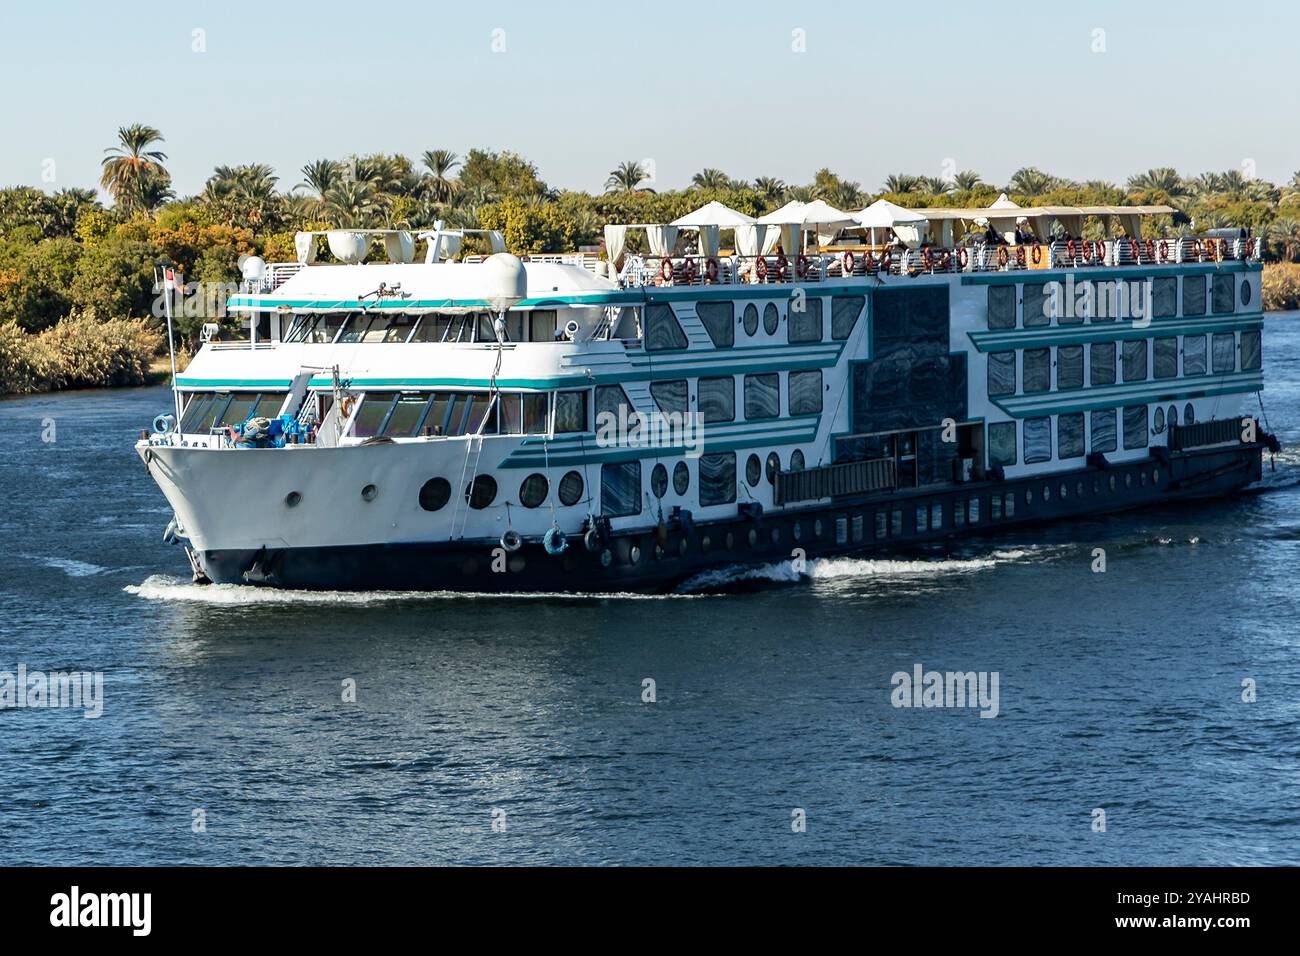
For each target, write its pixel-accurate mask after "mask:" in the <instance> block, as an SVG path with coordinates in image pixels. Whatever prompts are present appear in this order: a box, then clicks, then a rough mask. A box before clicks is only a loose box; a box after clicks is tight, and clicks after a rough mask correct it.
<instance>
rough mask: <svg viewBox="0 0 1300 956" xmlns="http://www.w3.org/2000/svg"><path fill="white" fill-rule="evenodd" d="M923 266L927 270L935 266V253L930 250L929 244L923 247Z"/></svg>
mask: <svg viewBox="0 0 1300 956" xmlns="http://www.w3.org/2000/svg"><path fill="white" fill-rule="evenodd" d="M921 268H922V269H924V270H926V271H927V272H929V271H930V270H931V269H933V268H934V253H933V252H931V251H930V247H929V246H923V247H922V248H921Z"/></svg>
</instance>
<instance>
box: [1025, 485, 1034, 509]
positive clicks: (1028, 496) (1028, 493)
mask: <svg viewBox="0 0 1300 956" xmlns="http://www.w3.org/2000/svg"><path fill="white" fill-rule="evenodd" d="M1033 503H1034V489H1033V488H1026V489H1025V504H1027V505H1032V504H1033Z"/></svg>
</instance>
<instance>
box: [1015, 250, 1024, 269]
mask: <svg viewBox="0 0 1300 956" xmlns="http://www.w3.org/2000/svg"><path fill="white" fill-rule="evenodd" d="M1016 265H1017V266H1019V267H1020V268H1022V269H1023V268H1024V267H1025V247H1024V246H1016Z"/></svg>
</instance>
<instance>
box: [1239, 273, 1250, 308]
mask: <svg viewBox="0 0 1300 956" xmlns="http://www.w3.org/2000/svg"><path fill="white" fill-rule="evenodd" d="M1241 304H1242V305H1243V306H1245V305H1250V280H1249V279H1247V278H1246V277H1245V276H1242V277H1241Z"/></svg>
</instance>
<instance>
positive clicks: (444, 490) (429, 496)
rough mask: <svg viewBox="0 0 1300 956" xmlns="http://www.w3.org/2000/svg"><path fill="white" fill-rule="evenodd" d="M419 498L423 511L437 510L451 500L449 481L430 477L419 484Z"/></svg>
mask: <svg viewBox="0 0 1300 956" xmlns="http://www.w3.org/2000/svg"><path fill="white" fill-rule="evenodd" d="M419 499H420V507H421V508H423V509H424V510H425V511H438V510H439V509H441V508H442V507H444V506H445V505H446V504H447V502H448V501H450V500H451V482H449V481H448V480H447V479H446V478H430V479H429V480H428V481H426V482H425V483H424V484H423V485H421V486H420V494H419Z"/></svg>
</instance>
